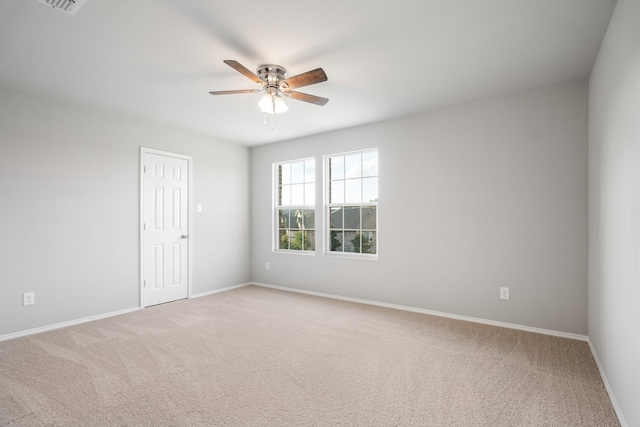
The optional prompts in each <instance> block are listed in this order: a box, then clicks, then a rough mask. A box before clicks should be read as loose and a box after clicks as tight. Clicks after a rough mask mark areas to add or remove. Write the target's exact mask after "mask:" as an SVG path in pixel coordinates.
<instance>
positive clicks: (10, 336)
mask: <svg viewBox="0 0 640 427" xmlns="http://www.w3.org/2000/svg"><path fill="white" fill-rule="evenodd" d="M250 284H251V283H242V284H239V285H234V286H228V287H226V288H221V289H215V290H213V291H208V292H202V293H199V294H195V295H191V298H199V297H204V296H206V295H211V294H216V293H218V292H225V291H230V290H232V289H237V288H241V287H243V286H247V285H250ZM138 310H140V307H133V308H127V309H125V310H119V311H113V312H110V313H104V314H98V315H96V316H89V317H83V318H82V319H76V320H70V321H68V322H62V323H55V324H53V325H47V326H42V327H39V328H33V329H27V330H26V331H19V332H13V333H10V334H6V335H0V341H6V340H11V339H14V338H20V337H26V336H28V335H33V334H39V333H40V332H47V331H52V330H54V329H59V328H65V327H67V326H73V325H79V324H81V323H86V322H91V321H92V320H98V319H105V318H107V317H113V316H118V315H120V314H126V313H131V312H132V311H138Z"/></svg>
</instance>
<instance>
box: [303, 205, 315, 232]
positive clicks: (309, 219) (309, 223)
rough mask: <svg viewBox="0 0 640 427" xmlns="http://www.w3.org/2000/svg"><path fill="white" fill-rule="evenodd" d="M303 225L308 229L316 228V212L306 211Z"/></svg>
mask: <svg viewBox="0 0 640 427" xmlns="http://www.w3.org/2000/svg"><path fill="white" fill-rule="evenodd" d="M303 212H304V213H303V225H304V228H306V229H314V228H316V211H314V210H311V209H305V210H304V211H303Z"/></svg>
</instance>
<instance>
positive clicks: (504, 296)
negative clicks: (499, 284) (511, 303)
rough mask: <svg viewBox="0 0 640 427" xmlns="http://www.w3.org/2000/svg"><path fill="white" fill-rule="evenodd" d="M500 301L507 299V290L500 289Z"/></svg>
mask: <svg viewBox="0 0 640 427" xmlns="http://www.w3.org/2000/svg"><path fill="white" fill-rule="evenodd" d="M500 299H509V288H500Z"/></svg>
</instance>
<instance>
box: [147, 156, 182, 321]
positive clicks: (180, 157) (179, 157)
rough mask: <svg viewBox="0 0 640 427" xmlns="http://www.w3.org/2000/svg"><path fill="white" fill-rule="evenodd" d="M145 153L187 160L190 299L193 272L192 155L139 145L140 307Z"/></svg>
mask: <svg viewBox="0 0 640 427" xmlns="http://www.w3.org/2000/svg"><path fill="white" fill-rule="evenodd" d="M145 154H157V155H160V156H166V157H174V158H177V159H183V160H186V161H187V166H188V168H189V174H188V179H189V184H188V186H187V188H188V189H187V200H188V201H187V211H188V212H187V221H188V222H189V225H188V226H187V230H188V232H187V233H188V234H189V238H188V239H187V251H188V256H187V258H188V259H187V269H188V271H187V299H191V283H192V273H193V244H192V243H191V242H192V239H191V236H193V210H192V209H191V205H192V200H193V157H191V156H187V155H184V154H179V153H172V152H170V151H162V150H156V149H155V148H147V147H140V224H139V228H140V237H139V245H140V255H139V256H140V262H139V266H138V268H139V269H140V308H141V309H142V308H145V307H146V305H145V301H144V166H145V165H144V157H145Z"/></svg>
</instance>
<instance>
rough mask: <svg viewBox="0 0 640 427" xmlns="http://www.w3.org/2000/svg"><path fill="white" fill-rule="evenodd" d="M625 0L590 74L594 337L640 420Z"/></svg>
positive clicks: (638, 251) (639, 239)
mask: <svg viewBox="0 0 640 427" xmlns="http://www.w3.org/2000/svg"><path fill="white" fill-rule="evenodd" d="M636 6H637V5H634V4H633V3H632V2H631V1H630V0H620V1H618V4H617V6H616V10H615V12H614V14H613V17H612V18H611V22H610V24H609V29H608V31H607V35H606V37H605V39H604V42H603V44H602V47H601V49H600V53H599V55H598V59H597V61H596V64H595V66H594V69H593V72H592V74H591V78H590V85H589V90H590V99H589V337H590V339H591V342H592V343H593V346H594V348H595V349H596V352H597V354H598V357H599V359H600V362H601V364H602V366H603V368H604V372H605V375H606V377H607V379H608V381H609V384H610V386H611V389H612V390H613V394H614V396H615V399H616V400H617V401H618V404H619V406H620V408H621V409H622V412H623V414H624V417H625V418H626V420H627V423H628V425H630V426H640V405H638V402H639V401H640V7H636Z"/></svg>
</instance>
